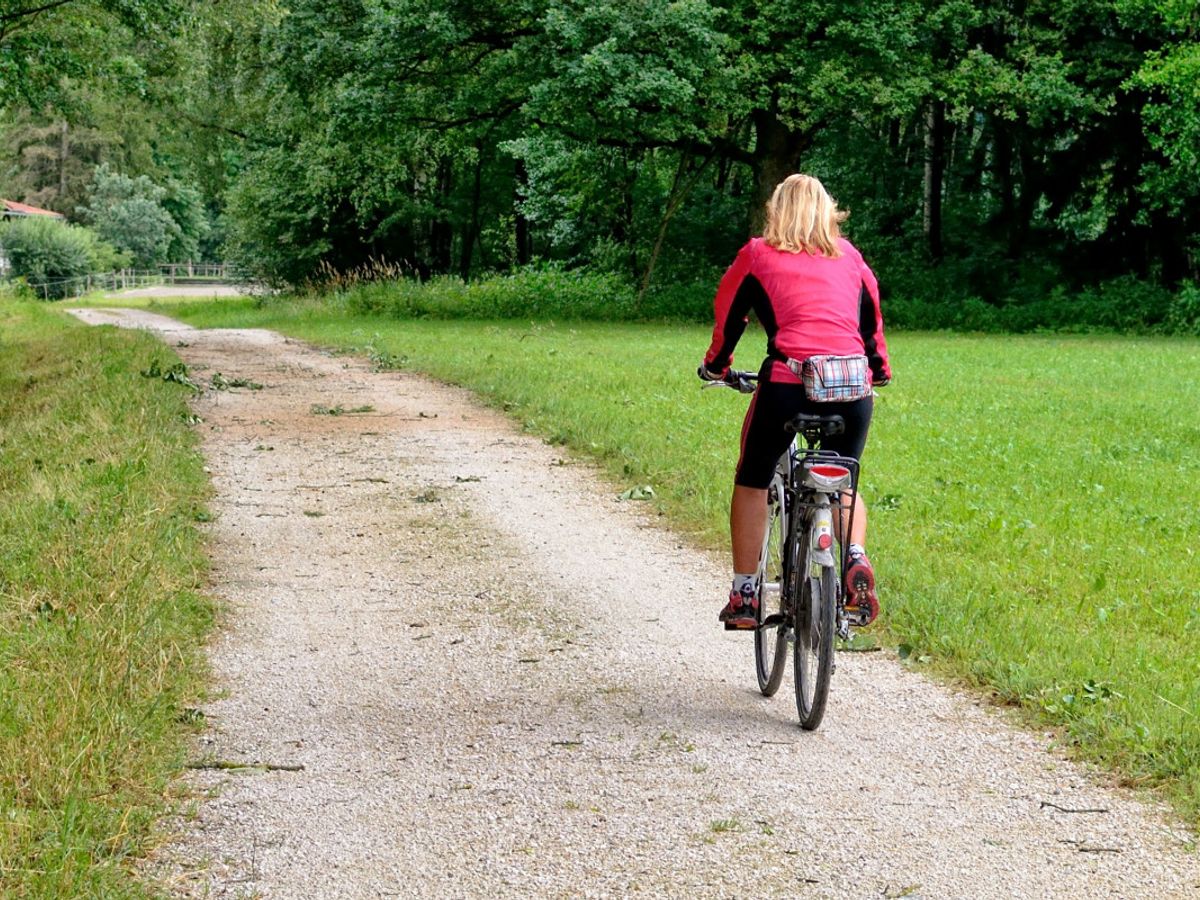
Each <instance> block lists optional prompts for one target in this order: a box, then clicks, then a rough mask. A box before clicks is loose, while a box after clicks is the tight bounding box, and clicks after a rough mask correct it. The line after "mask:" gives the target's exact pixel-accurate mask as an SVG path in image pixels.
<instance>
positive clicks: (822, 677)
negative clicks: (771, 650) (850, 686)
mask: <svg viewBox="0 0 1200 900" xmlns="http://www.w3.org/2000/svg"><path fill="white" fill-rule="evenodd" d="M808 539H809V537H808V535H805V536H804V540H805V541H806V542H807V541H808ZM808 546H810V545H809V544H807V543H806V544H805V547H806V548H807V547H808ZM803 565H804V568H803V569H802V570H801V573H800V575H801V577H800V579H799V587H800V591H799V595H798V596H797V598H796V601H797V602H796V605H795V608H796V616H795V618H796V640H795V643H794V644H793V645H792V653H793V657H794V659H793V669H794V670H795V682H796V712H797V713H798V714H799V716H800V727H801V728H803V729H804V730H806V731H813V730H815V729H816V728H817V727H818V726H819V725H820V724H821V719H822V718H824V716H825V704H826V702H827V701H828V699H829V680H830V678H831V677H832V675H833V633H834V630H835V628H836V626H837V623H836V621H835V617H836V607H837V572H836V570H835V569H834V567H832V566H820V567H819V569H820V570H819V572H818V573H817V574H813V569H814V566H813V565H812V563H811V560H810V557H809V555H808V551H807V549H806V550H805V552H804V555H803Z"/></svg>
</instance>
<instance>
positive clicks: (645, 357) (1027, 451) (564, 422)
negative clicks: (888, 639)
mask: <svg viewBox="0 0 1200 900" xmlns="http://www.w3.org/2000/svg"><path fill="white" fill-rule="evenodd" d="M175 312H176V314H178V315H180V316H181V317H183V318H185V319H187V320H188V321H190V322H192V323H193V324H198V325H204V326H235V325H237V326H261V327H270V328H276V329H279V330H281V331H284V332H286V333H288V334H290V335H294V336H297V337H301V338H306V339H308V340H311V341H314V342H318V343H322V344H326V345H332V346H336V347H340V348H344V349H353V350H356V351H358V352H360V353H364V354H366V355H368V356H369V357H370V358H371V359H373V360H375V361H376V363H377V365H379V366H381V367H388V366H396V367H407V368H412V369H414V370H419V371H423V372H428V373H429V374H431V375H434V376H436V377H438V378H441V379H444V380H447V381H450V382H454V383H458V384H462V385H465V386H467V387H470V388H472V389H473V390H475V391H478V392H479V393H481V394H482V395H483V396H485V397H488V398H490V399H491V400H492V401H493V402H494V403H496V404H498V405H500V406H502V407H503V408H504V409H506V410H508V411H510V412H511V413H512V414H513V415H514V416H516V417H517V418H518V419H519V420H520V421H522V422H523V423H524V424H525V426H526V428H528V429H529V430H531V431H534V432H536V433H537V434H539V435H541V436H543V437H545V438H546V439H548V440H550V441H551V442H554V443H562V444H566V445H569V446H571V447H573V448H576V449H578V450H581V451H583V452H585V453H587V454H589V455H591V456H593V457H595V458H597V459H598V460H600V461H601V463H602V464H603V465H604V467H605V469H606V470H607V472H608V473H609V474H610V475H611V476H612V478H613V479H614V480H615V481H616V482H617V490H620V489H622V488H633V487H638V486H642V485H650V486H652V487H653V489H654V500H653V502H654V503H656V504H658V506H659V507H660V508H661V509H662V510H663V511H664V512H665V513H666V514H667V515H669V517H670V519H671V521H672V522H673V524H674V525H675V526H676V527H677V528H679V529H681V530H684V531H688V532H690V533H692V534H693V535H694V536H695V537H696V538H697V539H698V540H699V541H701V542H702V543H706V544H709V545H711V546H724V544H725V541H726V536H725V520H726V504H727V500H728V494H729V489H730V482H731V478H732V468H733V465H734V462H735V459H736V456H737V443H736V442H737V434H738V429H739V427H740V423H741V418H742V415H743V412H744V410H745V400H744V398H741V397H739V396H737V395H734V394H733V393H732V392H708V393H705V394H701V393H700V391H699V390H698V385H697V383H696V381H695V378H694V375H692V372H693V371H694V367H695V364H696V361H697V359H698V358H699V356H700V354H701V352H702V351H703V349H704V347H705V346H706V345H707V342H708V334H707V330H706V329H704V328H700V327H690V326H652V325H616V324H611V325H601V324H588V323H573V324H569V325H563V324H559V325H555V324H551V323H534V324H530V323H528V322H525V323H517V322H503V323H488V322H475V321H461V322H441V321H430V320H414V321H395V320H388V319H381V318H374V317H373V318H363V317H358V316H354V315H351V314H349V313H347V312H346V311H345V310H344V309H342V310H339V309H338V308H330V307H322V306H320V305H319V304H314V303H312V302H301V303H286V302H270V303H267V304H265V305H263V306H261V307H256V306H255V304H254V303H253V302H249V301H225V302H219V303H215V304H204V305H197V306H184V307H176V309H175ZM760 341H761V335H759V336H757V337H755V336H754V335H753V334H748V335H747V337H746V338H745V339H744V341H743V343H744V350H743V353H742V355H741V363H742V364H743V365H746V364H748V363H750V362H757V356H756V354H757V353H759V352H761V344H760ZM889 343H890V344H891V346H892V351H893V353H892V355H893V363H894V366H895V370H896V372H897V381H896V383H895V384H894V385H893V386H892V387H889V388H888V389H886V391H885V392H884V393H883V395H882V396H881V398H880V400H879V402H878V405H877V408H876V418H875V423H874V425H873V427H872V435H871V441H870V444H869V446H868V451H867V455H866V459H865V465H864V484H865V494H866V496H867V499H868V501H869V502H870V503H871V509H872V518H871V522H872V530H871V542H870V543H871V548H872V555H873V557H874V559H875V561H876V564H877V566H878V571H879V575H880V578H881V581H882V591H883V601H884V604H885V610H886V612H885V615H886V621H887V627H888V629H889V630H890V633H891V636H892V638H893V640H894V642H895V644H896V645H897V646H898V647H899V650H900V653H901V655H902V656H903V657H905V658H906V659H907V660H909V661H910V663H911V664H914V665H931V666H936V667H938V668H940V669H941V670H942V671H943V672H946V673H952V674H953V675H955V676H958V677H961V678H964V679H966V680H968V681H969V682H971V683H973V684H975V685H977V686H981V687H983V688H984V689H985V690H987V691H990V692H992V693H993V694H994V695H995V696H996V697H997V698H999V699H1000V700H1002V701H1004V702H1008V703H1013V704H1017V705H1019V706H1021V707H1023V708H1024V709H1026V710H1028V711H1030V712H1031V713H1032V714H1033V715H1034V716H1035V717H1037V718H1038V720H1039V721H1042V722H1049V723H1053V724H1055V725H1058V726H1061V727H1062V728H1063V729H1064V732H1065V735H1066V737H1067V739H1068V740H1069V741H1070V742H1071V743H1072V744H1074V746H1075V747H1076V749H1077V750H1078V752H1079V753H1080V754H1081V755H1083V756H1084V757H1086V758H1090V759H1093V760H1096V761H1098V762H1100V763H1102V764H1104V765H1106V766H1108V767H1111V768H1112V769H1114V770H1116V771H1118V772H1120V773H1122V775H1123V776H1124V778H1125V779H1126V780H1127V781H1128V782H1130V783H1133V784H1145V785H1159V786H1163V787H1164V788H1165V789H1166V791H1167V792H1168V793H1169V795H1170V797H1171V798H1172V799H1173V800H1174V801H1175V802H1176V803H1177V805H1178V807H1179V808H1180V809H1181V810H1182V811H1183V813H1184V814H1185V815H1186V816H1188V817H1189V818H1190V819H1191V820H1192V821H1196V820H1197V818H1198V817H1200V657H1198V656H1197V654H1196V653H1195V651H1194V644H1195V641H1196V639H1197V637H1198V636H1200V587H1198V586H1200V560H1198V559H1197V556H1196V551H1195V549H1194V540H1193V536H1194V535H1195V534H1197V533H1200V511H1198V509H1197V506H1196V504H1195V501H1194V499H1188V498H1190V497H1192V496H1193V494H1194V493H1195V485H1196V484H1197V483H1198V481H1200V478H1198V476H1200V413H1198V412H1197V409H1196V406H1195V404H1194V401H1193V400H1192V399H1191V398H1190V396H1189V395H1190V391H1189V390H1188V389H1187V388H1186V386H1187V385H1189V384H1191V383H1192V382H1193V381H1195V380H1197V379H1198V378H1200V352H1198V350H1200V346H1198V344H1197V342H1196V341H1195V340H1187V339H1165V338H1163V339H1149V338H1118V337H1084V336H1071V337H990V336H964V335H940V334H915V333H899V334H896V335H894V336H892V338H891V340H890V341H889ZM751 344H753V352H751ZM720 587H721V586H719V585H714V586H713V597H714V599H715V598H716V596H717V595H718V594H719V592H720ZM704 614H705V615H708V613H704ZM881 727H886V723H881Z"/></svg>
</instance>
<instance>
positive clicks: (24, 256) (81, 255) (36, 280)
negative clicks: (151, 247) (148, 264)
mask: <svg viewBox="0 0 1200 900" xmlns="http://www.w3.org/2000/svg"><path fill="white" fill-rule="evenodd" d="M0 255H3V256H4V257H6V258H7V260H8V264H9V266H10V268H11V270H12V271H11V274H12V275H13V277H15V278H20V279H22V280H23V281H24V282H25V284H26V285H28V286H29V288H31V289H32V291H33V294H34V295H35V296H37V297H41V298H42V299H44V300H51V299H55V298H58V297H66V296H74V295H75V294H78V293H79V290H78V280H79V279H80V278H82V277H84V276H87V275H90V274H94V273H97V272H111V271H113V270H114V269H119V268H123V267H124V266H126V265H128V264H129V262H130V257H129V255H128V254H124V253H121V252H120V251H119V250H117V249H116V248H115V247H113V246H112V245H111V244H109V243H107V242H106V241H104V240H102V239H101V238H100V237H99V236H97V234H96V233H95V232H94V231H92V230H90V229H88V228H83V227H80V226H78V225H68V224H66V223H63V222H60V221H58V220H56V219H47V218H42V217H30V218H23V219H15V220H13V221H11V222H3V223H0Z"/></svg>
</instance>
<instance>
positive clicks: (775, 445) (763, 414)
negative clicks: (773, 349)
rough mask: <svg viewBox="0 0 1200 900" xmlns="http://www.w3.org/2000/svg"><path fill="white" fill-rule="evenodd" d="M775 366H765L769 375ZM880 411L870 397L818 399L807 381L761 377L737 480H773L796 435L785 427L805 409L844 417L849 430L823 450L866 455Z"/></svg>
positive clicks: (758, 484) (750, 483) (762, 483)
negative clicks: (785, 381) (874, 414)
mask: <svg viewBox="0 0 1200 900" xmlns="http://www.w3.org/2000/svg"><path fill="white" fill-rule="evenodd" d="M769 368H770V363H768V364H767V365H766V366H764V367H763V373H762V374H764V375H765V374H767V371H768V370H769ZM874 409H875V400H874V398H873V397H872V396H870V395H867V396H866V397H863V398H862V399H861V400H850V401H848V402H842V403H815V402H814V401H812V400H809V399H808V397H807V395H806V394H805V393H804V385H802V384H776V383H773V382H770V381H763V380H761V378H760V380H759V383H758V389H757V390H756V391H755V392H754V399H753V400H751V401H750V408H749V409H748V410H746V421H745V423H744V424H743V425H742V455H741V458H740V459H739V460H738V467H737V475H736V476H735V477H734V479H733V483H734V484H738V485H741V486H742V487H749V488H764V489H765V488H767V487H768V486H769V485H770V484H771V477H772V476H773V475H774V474H775V464H776V463H778V462H779V457H781V456H783V453H784V451H785V450H787V448H788V446H789V445H790V444H791V443H792V439H793V438H794V437H795V435H794V434H792V433H791V432H790V431H787V430H786V429H785V428H784V425H786V424H787V423H788V422H789V421H791V419H792V418H793V417H794V416H796V415H797V414H799V413H808V414H809V415H819V416H833V415H837V416H841V417H842V418H843V419H844V420H845V421H846V430H845V431H844V432H842V433H841V434H835V435H833V436H832V437H827V438H824V439H823V440H822V441H821V449H822V450H832V451H834V452H835V453H837V454H839V455H841V456H849V457H852V458H854V459H861V458H862V452H863V448H865V447H866V446H867V430H868V429H869V428H870V426H871V413H872V411H873V410H874Z"/></svg>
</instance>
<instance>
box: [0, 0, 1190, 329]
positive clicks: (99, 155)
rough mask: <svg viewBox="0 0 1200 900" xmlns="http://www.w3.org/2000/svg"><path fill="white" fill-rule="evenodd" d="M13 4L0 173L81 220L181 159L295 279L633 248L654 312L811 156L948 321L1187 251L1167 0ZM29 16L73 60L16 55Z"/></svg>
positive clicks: (1186, 194)
mask: <svg viewBox="0 0 1200 900" xmlns="http://www.w3.org/2000/svg"><path fill="white" fill-rule="evenodd" d="M3 3H4V4H7V5H5V6H2V7H0V9H8V8H9V7H14V6H19V5H20V3H19V0H3ZM8 15H11V13H8ZM139 17H140V18H139ZM150 20H153V22H152V25H148V24H146V23H147V22H149V21H150ZM85 22H86V23H90V26H89V29H90V30H88V32H87V33H90V34H100V33H103V34H105V35H108V36H110V42H111V47H110V50H111V52H110V53H108V54H101V53H98V52H97V51H96V49H95V47H93V46H92V45H91V44H88V43H87V42H81V41H80V40H78V38H79V35H81V34H83V33H84V30H81V29H82V28H83V25H82V23H85ZM138 23H141V24H138ZM16 24H17V25H20V26H22V27H20V28H17V29H16V31H12V28H11V27H10V26H9V25H8V23H5V29H7V30H0V54H3V56H0V58H2V59H5V60H8V61H9V65H10V70H11V71H12V72H15V73H16V75H17V76H18V77H17V81H16V82H8V83H6V84H8V86H6V88H5V91H4V94H3V97H0V104H3V105H4V107H5V108H6V109H7V112H6V113H5V114H4V115H5V118H3V119H0V134H3V135H4V139H5V142H6V143H7V145H8V146H9V147H12V148H14V149H16V148H19V153H20V159H19V160H18V162H17V164H16V165H10V167H9V171H8V173H7V174H4V173H3V172H0V191H3V190H9V189H10V188H8V185H14V186H18V187H23V188H24V189H25V194H26V195H27V196H32V197H39V196H40V197H47V196H49V195H51V194H53V193H54V192H55V191H57V192H58V193H57V195H56V196H58V197H61V198H63V200H64V203H70V204H71V205H70V207H69V208H64V211H65V212H68V214H71V215H75V214H76V213H75V208H76V207H83V206H85V205H86V202H85V201H82V200H80V199H79V198H80V197H81V196H82V195H85V194H86V191H85V190H83V189H81V188H80V187H79V186H78V185H79V184H80V183H81V182H82V183H83V184H86V183H87V181H88V180H90V178H91V177H92V171H93V170H94V168H95V166H96V165H97V164H99V163H108V164H109V165H110V166H111V167H112V168H113V170H114V171H117V172H120V173H121V174H123V175H128V176H130V177H135V178H136V177H137V176H141V175H144V176H147V177H148V178H150V179H151V180H152V181H153V182H154V183H155V184H156V185H158V186H160V187H162V188H169V187H170V185H172V184H178V185H184V186H186V187H187V189H189V190H192V191H196V192H198V193H197V196H198V197H200V198H202V203H203V206H204V208H205V210H206V213H207V217H208V218H209V219H211V220H213V222H214V223H215V226H216V227H215V228H214V229H212V231H211V233H210V236H208V237H203V236H200V237H198V238H197V240H199V241H200V243H199V244H198V245H197V246H198V248H199V249H198V252H199V253H201V254H202V255H203V254H205V253H208V254H210V255H211V254H215V253H216V252H218V241H220V240H224V241H225V247H224V249H225V250H226V251H228V252H230V253H232V254H234V255H236V256H237V257H238V258H239V259H240V260H241V261H243V262H245V263H247V264H248V265H250V266H252V267H253V268H255V269H257V270H258V271H259V272H260V273H262V274H264V275H266V276H267V277H270V278H272V279H275V280H279V281H286V282H291V283H299V282H304V281H308V280H313V279H319V278H322V277H324V275H323V273H328V272H330V271H336V272H344V271H346V270H349V269H353V268H355V267H358V266H361V265H363V264H364V263H367V262H369V261H373V260H374V261H381V262H383V263H384V264H387V265H393V266H399V267H400V268H402V269H404V270H405V271H408V272H410V273H414V274H416V275H418V276H420V277H422V278H427V277H428V276H430V275H437V274H455V275H457V276H458V277H460V278H462V279H466V280H471V279H474V278H477V277H478V276H479V275H481V274H484V273H488V272H497V271H509V270H512V269H513V268H518V267H523V266H526V265H528V264H531V263H534V264H536V263H543V262H547V261H553V262H556V263H559V264H562V265H566V266H568V267H571V268H578V267H585V268H588V269H590V270H592V271H599V272H607V273H613V274H616V275H619V276H620V277H622V278H623V279H624V280H625V281H626V282H628V283H629V284H630V285H631V286H632V287H633V288H634V290H635V291H636V292H637V298H636V299H635V303H634V307H635V310H639V311H640V310H641V309H642V307H643V305H644V304H646V303H647V302H648V300H649V298H650V297H651V296H652V295H651V293H649V290H650V289H652V288H654V287H655V286H658V285H663V284H670V285H678V284H685V285H687V284H691V285H695V286H697V289H699V286H704V288H705V290H711V285H712V282H713V280H714V278H715V274H716V273H717V272H719V270H720V268H721V267H723V266H724V265H725V264H727V262H728V260H729V259H730V258H731V256H732V253H733V252H734V250H736V248H737V246H738V245H739V244H740V243H741V242H742V241H743V240H744V239H745V238H746V237H747V235H748V234H750V233H752V231H753V230H754V229H755V228H756V226H757V225H758V219H759V215H760V211H761V205H762V201H763V199H764V197H765V196H766V194H767V192H768V191H769V190H770V189H771V188H772V187H773V185H774V184H775V183H776V182H777V181H778V180H779V179H780V177H782V176H783V175H785V174H787V173H789V172H791V171H795V170H804V171H810V172H813V173H814V174H817V175H819V176H821V177H822V178H823V179H824V180H825V181H826V183H827V184H828V185H829V186H830V188H831V189H832V190H833V192H834V193H835V194H836V195H837V196H838V197H839V199H840V201H841V202H842V204H843V205H844V206H846V207H848V208H849V209H850V210H851V212H852V217H851V219H850V223H849V229H850V232H851V236H852V238H853V239H854V240H856V241H857V242H858V243H859V244H860V245H861V246H862V247H863V249H864V251H865V252H866V254H867V256H868V258H869V259H870V260H871V261H872V262H873V264H874V266H875V268H876V269H877V270H878V271H879V274H880V276H881V280H882V282H883V284H884V285H885V289H887V290H888V291H890V293H891V296H892V298H893V299H900V300H903V301H911V302H912V303H923V304H929V305H931V306H932V307H933V308H935V309H936V310H938V312H939V315H938V316H937V317H936V319H937V321H944V320H948V319H953V318H956V317H958V316H959V313H958V307H959V306H961V305H963V304H964V303H965V304H966V305H968V306H969V307H971V308H979V309H983V310H984V311H985V312H984V314H983V318H985V319H988V320H989V321H999V320H1001V319H1005V320H1007V319H1008V318H1013V319H1019V320H1025V319H1032V318H1038V317H1042V318H1044V316H1043V313H1046V312H1050V311H1054V312H1055V313H1056V315H1057V312H1058V311H1060V310H1062V309H1071V310H1073V311H1074V312H1076V313H1078V314H1080V315H1085V316H1086V315H1090V312H1089V311H1090V310H1091V308H1092V306H1093V305H1094V304H1091V303H1090V302H1082V303H1066V304H1064V303H1058V302H1055V303H1054V304H1053V305H1049V304H1050V301H1049V300H1048V298H1062V297H1076V296H1084V295H1087V296H1091V297H1099V296H1107V297H1110V298H1111V297H1116V296H1118V295H1124V296H1132V294H1136V293H1137V291H1132V292H1131V291H1130V290H1129V288H1128V284H1129V279H1135V280H1136V281H1138V282H1139V283H1142V284H1145V285H1150V286H1152V287H1153V286H1157V287H1158V288H1161V289H1163V290H1165V291H1170V292H1176V293H1177V292H1178V291H1179V290H1180V286H1181V285H1187V284H1195V283H1196V281H1197V278H1198V276H1200V87H1198V85H1200V8H1197V7H1196V6H1195V4H1193V3H1189V2H1180V0H1047V2H1043V3H1037V4H1028V3H1025V2H1015V0H985V2H980V3H966V2H963V0H926V2H920V3H917V2H914V0H863V2H861V3H857V4H851V5H837V4H832V5H831V4H827V3H818V2H814V0H788V2H784V3H778V4H772V5H770V6H769V7H766V6H764V5H762V4H758V3H750V2H746V0H678V2H672V3H663V2H647V0H588V2H580V0H569V2H566V3H554V4H551V3H547V2H545V0H516V2H504V3H499V2H495V0H474V2H471V3H464V2H461V0H450V2H439V3H431V2H429V0H287V2H278V0H249V2H245V3H234V2H232V0H217V2H214V3H204V4H201V3H199V2H198V0H190V2H189V0H175V3H174V4H173V5H169V7H168V6H159V5H154V4H145V3H139V2H136V0H88V2H85V0H72V2H71V3H68V4H66V5H64V6H62V7H61V8H56V9H55V10H52V11H51V12H48V13H44V14H40V15H38V16H33V17H27V18H26V19H18V20H16ZM13 27H15V26H13ZM143 27H144V28H146V29H147V34H149V35H150V36H151V37H152V40H150V41H148V42H146V44H145V45H143V44H142V42H140V41H139V40H137V39H136V35H137V34H138V29H140V28H143ZM10 32H11V33H10ZM39 34H40V35H42V44H41V46H49V45H50V43H51V42H53V43H54V46H56V47H59V48H61V49H62V52H63V53H67V54H68V55H69V56H70V62H69V65H68V64H67V63H64V65H63V71H64V72H66V73H68V74H69V75H70V76H71V77H69V78H65V79H64V78H60V79H59V80H57V81H56V80H54V79H53V78H50V77H49V76H48V75H47V73H46V70H45V68H44V67H39V68H36V69H30V70H28V71H25V70H20V71H18V70H15V69H12V67H11V62H12V59H14V52H15V48H16V47H17V44H16V43H15V41H17V39H18V38H19V39H20V40H21V41H24V42H25V44H28V43H29V42H30V41H32V40H34V37H35V36H37V35H39ZM14 35H15V36H14ZM146 47H153V48H156V49H155V52H147V50H146ZM13 83H17V84H19V85H21V86H20V87H19V89H18V88H14V87H12V84H13ZM125 103H128V104H132V105H133V107H134V108H135V109H136V110H137V111H138V112H139V113H141V114H142V115H141V116H140V117H139V116H136V115H134V116H131V115H128V114H117V110H122V109H123V106H122V104H125ZM47 104H49V105H47ZM125 112H126V113H127V112H128V111H127V110H125ZM68 123H69V124H68ZM34 173H40V174H37V175H36V176H35V175H34ZM31 179H33V180H31ZM35 182H36V185H35ZM39 192H40V193H39ZM69 198H74V200H73V202H72V201H71V200H70V199H69ZM177 221H178V219H177ZM201 232H203V229H202V228H201V229H199V230H197V231H196V234H198V235H199V234H201ZM176 252H183V249H182V248H178V247H177V248H176ZM1147 290H1148V291H1150V290H1151V288H1147ZM1156 303H1157V301H1156ZM1151 305H1152V306H1153V307H1154V309H1152V310H1150V313H1151V315H1150V318H1149V319H1145V318H1139V319H1138V321H1139V322H1140V323H1142V324H1143V325H1156V324H1158V323H1159V322H1160V321H1165V320H1164V319H1163V318H1162V317H1163V316H1166V313H1163V312H1161V310H1159V311H1158V312H1156V311H1155V310H1157V309H1158V306H1161V304H1158V305H1154V304H1151ZM1014 308H1020V309H1021V311H1020V312H1019V313H1012V312H1009V311H1008V310H1012V309H1014ZM1038 310H1041V312H1038ZM1122 315H1123V314H1122ZM1122 315H1118V316H1117V317H1116V318H1118V319H1119V318H1121V317H1122ZM1155 316H1158V317H1159V318H1158V319H1156V318H1155ZM976 318H978V317H976ZM1112 318H1113V317H1112V316H1109V317H1108V319H1112ZM1167 318H1168V319H1169V316H1168V317H1167ZM1055 321H1056V322H1057V318H1056V319H1055ZM1106 321H1107V320H1106ZM1075 324H1079V325H1084V326H1086V325H1091V324H1101V323H1099V322H1091V321H1086V320H1085V321H1082V322H1077V323H1075Z"/></svg>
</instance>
